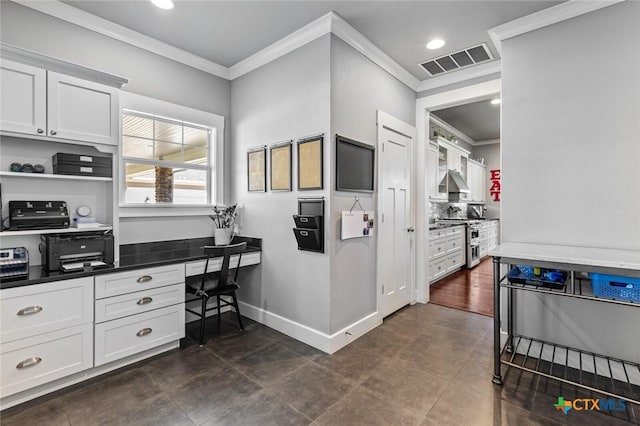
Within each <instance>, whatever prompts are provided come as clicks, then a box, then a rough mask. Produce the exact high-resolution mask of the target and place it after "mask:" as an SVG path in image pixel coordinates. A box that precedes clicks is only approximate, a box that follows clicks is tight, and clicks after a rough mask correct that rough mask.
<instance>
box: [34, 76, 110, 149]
mask: <svg viewBox="0 0 640 426" xmlns="http://www.w3.org/2000/svg"><path fill="white" fill-rule="evenodd" d="M47 89H48V90H47V94H48V96H47V111H48V135H49V136H50V137H54V138H61V139H73V140H81V141H87V142H95V143H103V144H112V145H117V144H118V137H117V135H118V90H117V89H115V88H113V87H109V86H105V85H102V84H98V83H93V82H89V81H85V80H82V79H79V78H76V77H71V76H67V75H64V74H59V73H56V72H51V71H49V72H48V75H47Z"/></svg>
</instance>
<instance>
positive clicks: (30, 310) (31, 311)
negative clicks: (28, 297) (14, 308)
mask: <svg viewBox="0 0 640 426" xmlns="http://www.w3.org/2000/svg"><path fill="white" fill-rule="evenodd" d="M40 311H42V306H29V307H28V308H24V309H20V310H19V311H18V316H21V317H23V316H25V315H32V314H37V313H38V312H40Z"/></svg>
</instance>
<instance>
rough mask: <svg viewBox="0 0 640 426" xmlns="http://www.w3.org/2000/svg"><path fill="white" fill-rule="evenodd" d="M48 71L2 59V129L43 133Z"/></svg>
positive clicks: (0, 75)
mask: <svg viewBox="0 0 640 426" xmlns="http://www.w3.org/2000/svg"><path fill="white" fill-rule="evenodd" d="M46 101H47V72H46V71H45V70H43V69H41V68H37V67H33V66H31V65H25V64H21V63H18V62H14V61H9V60H4V59H3V60H2V62H0V129H2V130H6V131H9V132H18V133H29V134H34V135H38V134H40V135H44V133H45V132H46V129H47V104H46Z"/></svg>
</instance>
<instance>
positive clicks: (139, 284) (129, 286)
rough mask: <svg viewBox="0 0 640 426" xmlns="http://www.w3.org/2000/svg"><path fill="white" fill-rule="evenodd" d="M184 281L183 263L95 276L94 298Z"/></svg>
mask: <svg viewBox="0 0 640 426" xmlns="http://www.w3.org/2000/svg"><path fill="white" fill-rule="evenodd" d="M180 282H182V283H184V263H179V264H175V265H167V266H157V267H153V268H146V269H136V270H133V271H125V272H116V273H114V274H105V275H98V276H96V299H102V298H104V297H111V296H119V295H121V294H125V293H134V292H137V291H141V290H149V289H152V288H157V287H161V286H165V285H170V284H176V283H180Z"/></svg>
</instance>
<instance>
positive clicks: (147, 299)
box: [136, 297, 153, 305]
mask: <svg viewBox="0 0 640 426" xmlns="http://www.w3.org/2000/svg"><path fill="white" fill-rule="evenodd" d="M151 302H153V299H152V298H151V297H143V298H142V299H140V300H138V302H136V303H138V305H146V304H147V303H151Z"/></svg>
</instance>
